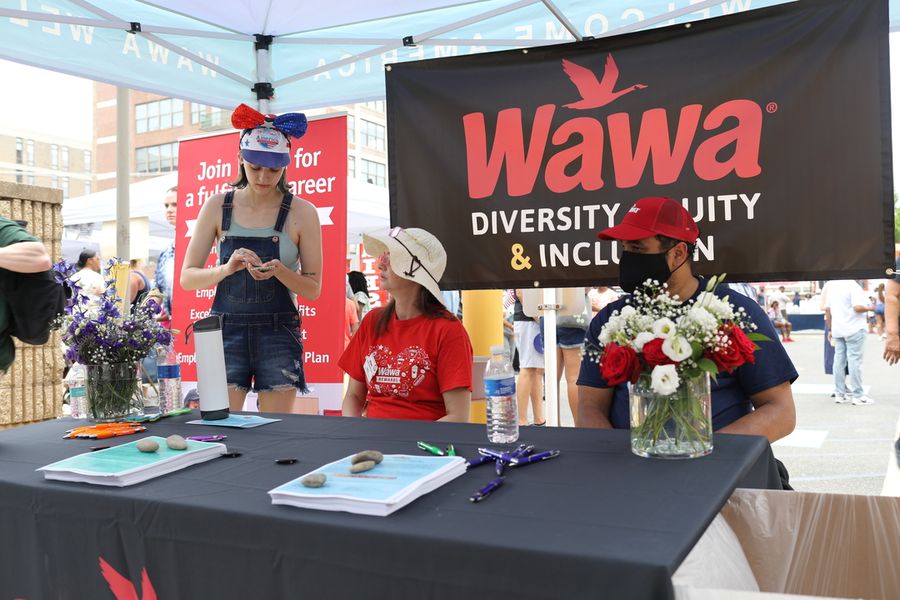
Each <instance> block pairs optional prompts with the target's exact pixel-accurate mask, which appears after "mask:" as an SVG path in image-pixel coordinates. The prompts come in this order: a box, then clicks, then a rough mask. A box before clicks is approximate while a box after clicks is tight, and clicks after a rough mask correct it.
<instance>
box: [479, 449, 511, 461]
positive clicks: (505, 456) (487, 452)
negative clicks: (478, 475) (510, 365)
mask: <svg viewBox="0 0 900 600" xmlns="http://www.w3.org/2000/svg"><path fill="white" fill-rule="evenodd" d="M478 454H480V455H482V456H490V457H491V458H495V459H499V460H502V461H503V462H507V463H508V462H510V461H511V460H512V456H510V454H509V453H508V452H498V451H497V450H494V449H493V448H479V449H478Z"/></svg>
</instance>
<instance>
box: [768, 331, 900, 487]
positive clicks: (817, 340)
mask: <svg viewBox="0 0 900 600" xmlns="http://www.w3.org/2000/svg"><path fill="white" fill-rule="evenodd" d="M793 337H794V339H795V340H796V341H795V342H793V343H789V344H786V346H785V347H786V348H787V351H788V354H789V355H790V357H791V360H793V361H794V365H795V366H796V368H797V372H798V373H799V374H800V378H799V379H797V381H796V382H794V385H793V390H794V401H795V403H796V406H797V428H796V430H795V431H794V433H793V434H791V435H790V436H788V437H787V438H785V439H783V440H779V441H778V442H776V443H775V444H774V445H773V448H772V449H773V451H774V452H775V456H777V457H778V458H779V459H781V460H782V461H783V462H784V463H785V465H787V468H788V470H789V471H790V474H791V484H792V485H793V486H794V488H796V489H797V490H801V491H811V492H834V493H845V494H874V495H878V494H882V492H889V491H891V490H892V491H893V494H897V493H898V492H900V479H898V477H900V474H898V469H897V464H896V459H895V457H894V454H895V453H894V441H895V440H896V436H897V431H898V421H900V365H895V366H893V367H891V366H889V365H888V364H887V363H886V362H885V361H884V359H882V357H881V356H882V352H883V350H884V342H883V341H882V340H881V339H880V338H878V337H877V336H876V335H869V336H868V337H867V339H866V347H865V354H864V356H863V371H862V374H863V384H864V385H865V386H866V389H867V393H868V395H869V396H870V397H872V398H874V399H875V404H874V405H871V406H853V405H851V404H836V403H835V402H834V399H833V398H831V397H830V394H831V390H832V387H833V378H832V376H831V375H825V371H824V368H823V362H822V353H823V339H822V332H820V331H816V332H801V333H794V334H793ZM889 466H890V467H892V469H890V470H889ZM889 473H890V477H888V474H889Z"/></svg>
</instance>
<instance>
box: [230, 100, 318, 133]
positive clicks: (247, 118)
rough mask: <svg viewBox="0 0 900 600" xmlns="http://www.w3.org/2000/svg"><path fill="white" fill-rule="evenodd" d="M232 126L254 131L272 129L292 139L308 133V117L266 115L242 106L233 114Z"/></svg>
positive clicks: (296, 114)
mask: <svg viewBox="0 0 900 600" xmlns="http://www.w3.org/2000/svg"><path fill="white" fill-rule="evenodd" d="M231 124H232V125H233V126H234V127H235V129H254V128H256V127H272V128H274V129H277V130H278V131H280V132H281V133H283V134H285V135H289V136H291V137H295V138H298V137H303V134H304V133H306V126H307V123H306V115H304V114H303V113H285V114H283V115H277V116H276V115H264V114H262V113H261V112H259V111H258V110H255V109H253V108H250V107H249V106H247V105H246V104H241V105H240V106H238V107H237V108H236V109H234V112H233V113H232V114H231Z"/></svg>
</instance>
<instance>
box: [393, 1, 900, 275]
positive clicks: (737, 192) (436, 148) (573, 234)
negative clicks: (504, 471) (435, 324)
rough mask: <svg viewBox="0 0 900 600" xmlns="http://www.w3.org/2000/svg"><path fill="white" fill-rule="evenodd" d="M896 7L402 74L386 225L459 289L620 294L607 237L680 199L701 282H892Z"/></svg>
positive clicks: (397, 74)
mask: <svg viewBox="0 0 900 600" xmlns="http://www.w3.org/2000/svg"><path fill="white" fill-rule="evenodd" d="M887 9H888V5H887V2H886V1H885V0H859V1H856V0H855V1H854V2H846V1H844V0H800V1H798V2H795V3H792V4H788V5H781V6H777V7H774V8H766V9H759V10H753V11H749V12H746V13H741V14H736V15H731V16H726V17H721V18H717V19H709V20H704V21H700V22H697V23H693V24H690V25H678V26H671V27H665V28H661V29H655V30H651V31H646V32H639V33H633V34H628V35H622V36H617V37H610V38H602V39H596V40H588V41H583V42H578V43H572V44H563V45H557V46H552V47H544V48H530V49H527V50H524V49H523V50H517V51H507V52H496V53H489V54H481V55H475V56H468V57H458V58H447V59H440V60H429V61H420V62H414V63H403V64H396V65H392V66H391V67H390V68H389V70H388V71H387V73H386V80H387V100H388V130H389V135H388V141H389V146H388V149H389V162H390V185H391V224H392V225H401V226H405V227H410V226H417V227H424V228H425V229H428V230H429V231H431V232H433V233H434V234H435V235H436V236H437V237H438V238H439V239H440V240H441V242H442V243H443V244H444V246H445V248H446V249H447V255H448V259H447V269H446V271H445V272H444V277H443V280H442V281H441V286H442V287H444V288H448V289H477V288H498V287H514V286H515V287H522V286H527V287H532V286H538V285H540V286H545V287H563V286H573V285H593V284H597V283H604V282H612V281H615V278H616V274H617V267H616V264H617V262H618V258H619V255H620V252H621V245H620V244H617V243H616V242H609V241H600V240H598V239H597V237H596V233H597V231H599V230H601V229H604V228H606V227H609V226H611V225H614V224H616V223H619V222H621V220H622V218H623V216H624V215H625V213H626V212H627V211H628V210H630V209H631V208H632V206H633V204H634V202H635V200H637V199H638V198H642V197H645V196H669V197H671V198H675V199H676V200H678V201H680V202H682V203H683V204H684V206H685V207H686V208H687V209H688V210H689V211H690V212H691V214H692V215H693V216H694V219H695V220H696V221H697V223H698V225H699V227H700V239H699V241H698V245H697V250H696V252H695V256H694V258H695V267H696V271H698V272H700V273H705V274H715V273H727V274H728V278H729V279H730V280H732V281H742V280H743V281H747V280H750V281H756V280H798V279H831V278H841V279H848V278H856V277H883V276H884V273H885V269H886V268H888V267H890V266H892V265H893V260H892V257H893V202H892V194H893V182H892V176H891V164H892V161H891V146H890V140H891V126H890V106H889V76H888V11H887Z"/></svg>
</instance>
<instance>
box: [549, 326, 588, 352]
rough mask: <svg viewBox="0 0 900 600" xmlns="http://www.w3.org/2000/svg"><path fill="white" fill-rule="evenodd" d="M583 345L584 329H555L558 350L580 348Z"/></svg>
mask: <svg viewBox="0 0 900 600" xmlns="http://www.w3.org/2000/svg"><path fill="white" fill-rule="evenodd" d="M582 344H584V329H581V328H579V327H557V328H556V345H557V346H559V347H560V348H581V346H582Z"/></svg>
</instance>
